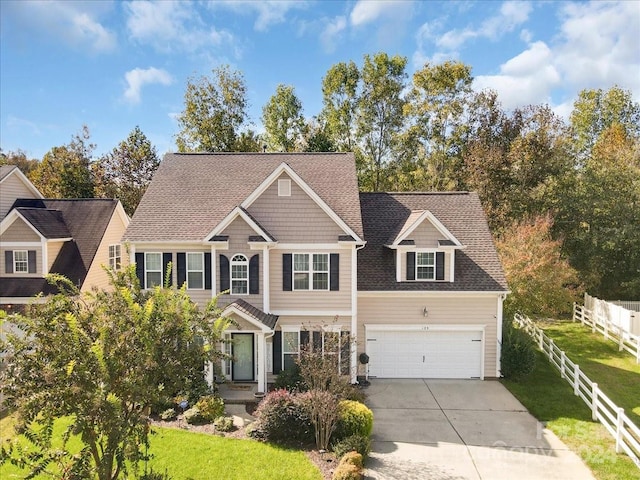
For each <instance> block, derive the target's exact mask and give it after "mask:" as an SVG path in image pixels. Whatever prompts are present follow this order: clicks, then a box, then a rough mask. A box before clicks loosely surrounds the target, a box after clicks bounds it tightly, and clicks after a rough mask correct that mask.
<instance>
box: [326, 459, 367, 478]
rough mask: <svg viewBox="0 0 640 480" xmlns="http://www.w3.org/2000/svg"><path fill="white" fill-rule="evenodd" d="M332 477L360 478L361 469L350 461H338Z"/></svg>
mask: <svg viewBox="0 0 640 480" xmlns="http://www.w3.org/2000/svg"><path fill="white" fill-rule="evenodd" d="M332 478H333V480H362V469H361V468H358V467H356V466H355V465H354V464H352V463H347V462H340V464H339V465H338V468H336V470H335V472H333V477H332Z"/></svg>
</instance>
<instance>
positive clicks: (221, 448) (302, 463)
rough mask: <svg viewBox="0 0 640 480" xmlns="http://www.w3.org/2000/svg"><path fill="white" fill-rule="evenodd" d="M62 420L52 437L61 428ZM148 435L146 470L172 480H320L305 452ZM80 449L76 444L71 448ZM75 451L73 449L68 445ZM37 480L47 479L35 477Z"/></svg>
mask: <svg viewBox="0 0 640 480" xmlns="http://www.w3.org/2000/svg"><path fill="white" fill-rule="evenodd" d="M13 422H14V420H13V417H12V416H8V417H6V418H4V419H2V420H0V438H1V439H2V442H3V443H4V442H6V441H8V439H9V438H11V437H12V436H13V426H12V425H13ZM63 423H64V422H63V421H62V422H60V423H59V424H58V425H56V433H55V435H57V436H60V435H61V434H62V431H63V430H64V425H63ZM155 430H156V432H157V433H156V434H154V435H152V437H151V453H152V454H153V456H154V458H153V459H152V460H151V462H150V467H153V469H154V471H157V472H161V473H164V472H165V471H166V472H168V473H169V475H170V476H171V478H172V479H173V480H187V479H193V480H201V479H202V480H208V479H218V478H220V479H225V480H227V479H228V480H254V479H256V478H260V479H265V480H270V479H272V480H287V479H290V480H297V479H300V480H321V479H322V476H321V474H320V471H319V470H318V468H317V467H316V466H315V465H313V464H312V463H311V461H310V460H309V459H308V458H307V457H306V456H305V454H304V452H301V451H297V450H287V449H283V448H279V447H275V446H273V445H269V444H265V443H260V442H257V441H254V440H238V439H231V438H223V437H217V436H214V435H206V434H201V433H192V432H189V431H186V430H178V429H170V428H157V429H155ZM75 447H79V442H78V443H76V444H75ZM71 448H74V446H71ZM25 475H26V472H24V471H21V470H19V469H18V468H16V467H14V466H13V465H8V464H7V465H3V466H0V478H2V479H3V480H5V479H10V478H23V477H24V476H25ZM36 478H37V479H45V478H51V477H50V476H42V475H41V476H38V477H36Z"/></svg>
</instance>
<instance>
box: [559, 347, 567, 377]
mask: <svg viewBox="0 0 640 480" xmlns="http://www.w3.org/2000/svg"><path fill="white" fill-rule="evenodd" d="M566 359H567V356H566V354H565V353H564V350H560V377H562V378H564V379H565V380H566V379H567V375H566V374H565V373H564V369H565V363H566Z"/></svg>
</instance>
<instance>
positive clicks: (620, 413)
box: [616, 408, 624, 453]
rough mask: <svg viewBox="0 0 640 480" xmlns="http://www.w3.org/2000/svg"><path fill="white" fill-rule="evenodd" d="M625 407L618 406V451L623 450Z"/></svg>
mask: <svg viewBox="0 0 640 480" xmlns="http://www.w3.org/2000/svg"><path fill="white" fill-rule="evenodd" d="M623 417H624V408H618V417H617V419H616V420H617V421H616V453H620V452H622V442H623V441H624V438H623V437H622V432H623V430H624V420H623Z"/></svg>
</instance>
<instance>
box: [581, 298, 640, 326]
mask: <svg viewBox="0 0 640 480" xmlns="http://www.w3.org/2000/svg"><path fill="white" fill-rule="evenodd" d="M619 303H624V305H620V304H619ZM635 303H637V302H615V303H614V302H608V301H606V300H600V299H599V298H596V297H592V296H591V295H589V294H588V293H585V294H584V307H585V308H586V309H587V310H590V311H591V312H592V314H593V316H594V317H600V318H602V319H605V320H607V321H608V322H609V323H612V324H614V325H616V326H618V327H620V328H621V329H622V330H624V331H626V332H629V333H632V334H634V335H640V312H637V311H634V309H632V308H629V307H630V306H631V305H633V304H635Z"/></svg>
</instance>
